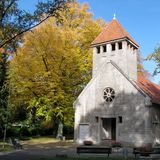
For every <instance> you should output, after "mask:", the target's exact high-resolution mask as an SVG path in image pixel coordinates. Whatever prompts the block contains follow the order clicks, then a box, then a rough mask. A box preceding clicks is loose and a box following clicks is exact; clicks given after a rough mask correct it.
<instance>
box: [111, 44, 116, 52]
mask: <svg viewBox="0 0 160 160" xmlns="http://www.w3.org/2000/svg"><path fill="white" fill-rule="evenodd" d="M111 45H112V51H115V50H116V44H115V43H113V44H111Z"/></svg>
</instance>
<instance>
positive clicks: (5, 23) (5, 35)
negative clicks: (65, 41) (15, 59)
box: [0, 0, 67, 51]
mask: <svg viewBox="0 0 160 160" xmlns="http://www.w3.org/2000/svg"><path fill="white" fill-rule="evenodd" d="M17 2H18V0H1V1H0V11H1V12H0V35H1V36H0V48H2V47H3V48H4V46H6V45H7V46H8V49H9V48H10V46H11V43H12V47H13V48H14V49H15V48H16V47H17V45H18V42H19V40H20V37H21V36H22V34H23V33H25V32H27V31H29V30H31V29H33V28H34V27H36V26H38V25H40V24H41V23H43V22H44V21H45V20H47V19H48V18H49V17H52V16H54V17H56V18H58V19H59V18H60V17H59V12H58V11H60V10H64V9H65V8H66V5H65V3H66V2H67V1H66V0H53V1H51V0H47V2H39V3H38V4H37V9H36V10H35V12H34V14H31V13H29V12H26V11H23V10H20V9H18V4H17ZM12 47H11V48H10V49H13V48H12ZM11 51H12V50H11Z"/></svg>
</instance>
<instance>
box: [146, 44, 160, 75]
mask: <svg viewBox="0 0 160 160" xmlns="http://www.w3.org/2000/svg"><path fill="white" fill-rule="evenodd" d="M147 60H153V61H154V62H155V63H156V68H155V70H154V73H153V75H157V74H160V46H159V45H158V46H157V47H156V48H155V50H154V53H152V54H150V55H149V56H148V57H147Z"/></svg>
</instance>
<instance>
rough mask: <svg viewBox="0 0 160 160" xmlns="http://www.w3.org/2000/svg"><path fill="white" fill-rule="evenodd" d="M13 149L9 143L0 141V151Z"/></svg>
mask: <svg viewBox="0 0 160 160" xmlns="http://www.w3.org/2000/svg"><path fill="white" fill-rule="evenodd" d="M11 150H13V146H12V145H10V144H9V143H4V142H0V152H6V151H11Z"/></svg>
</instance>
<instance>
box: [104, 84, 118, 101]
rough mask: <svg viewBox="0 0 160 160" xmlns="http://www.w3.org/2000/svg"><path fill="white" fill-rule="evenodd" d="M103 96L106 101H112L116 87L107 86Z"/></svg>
mask: <svg viewBox="0 0 160 160" xmlns="http://www.w3.org/2000/svg"><path fill="white" fill-rule="evenodd" d="M103 98H104V99H105V101H106V102H112V101H113V99H114V98H115V91H114V89H112V88H110V87H107V88H105V89H104V93H103Z"/></svg>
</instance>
